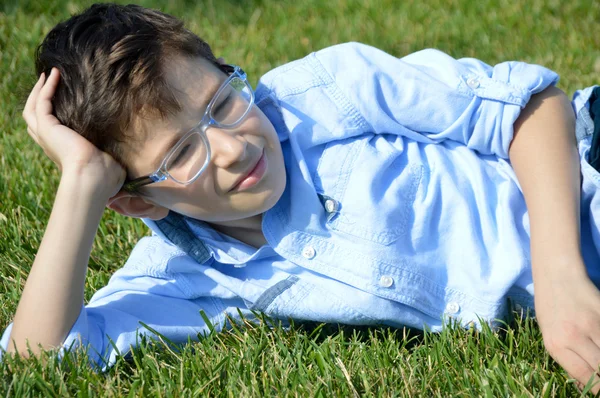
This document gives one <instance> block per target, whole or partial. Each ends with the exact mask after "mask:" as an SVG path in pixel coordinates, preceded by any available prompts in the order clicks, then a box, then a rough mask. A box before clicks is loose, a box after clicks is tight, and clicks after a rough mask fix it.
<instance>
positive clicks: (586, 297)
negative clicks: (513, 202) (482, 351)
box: [509, 87, 600, 391]
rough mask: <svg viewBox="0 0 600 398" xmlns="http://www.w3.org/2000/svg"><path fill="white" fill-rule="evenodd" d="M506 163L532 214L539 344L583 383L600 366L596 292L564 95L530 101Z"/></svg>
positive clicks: (553, 92)
mask: <svg viewBox="0 0 600 398" xmlns="http://www.w3.org/2000/svg"><path fill="white" fill-rule="evenodd" d="M509 157H510V161H511V163H512V166H513V168H514V170H515V173H516V175H517V178H518V180H519V183H520V185H521V188H522V190H523V193H524V196H525V200H526V203H527V208H528V212H529V218H530V229H531V259H532V268H533V281H534V288H535V304H536V313H537V317H538V321H539V325H540V329H541V331H542V335H543V337H544V343H545V345H546V348H547V349H548V351H549V352H550V354H551V355H552V356H553V357H554V358H555V359H556V361H557V362H559V363H560V364H561V365H562V366H563V367H564V368H565V370H567V372H569V374H571V375H572V376H573V377H575V378H576V379H578V380H579V382H581V383H583V384H585V383H587V382H588V380H589V379H590V377H592V376H594V375H595V374H596V372H597V371H598V365H600V292H599V291H598V290H597V289H596V287H595V286H594V285H593V284H592V282H591V281H590V279H589V278H588V276H587V273H586V269H585V265H584V262H583V259H582V256H581V252H580V225H579V217H580V214H579V211H580V209H579V206H580V204H579V203H580V170H579V156H578V152H577V146H576V141H575V118H574V114H573V110H572V107H571V104H570V102H569V100H568V98H567V97H566V95H565V94H564V93H563V92H562V91H561V90H559V89H557V88H555V87H550V88H548V89H546V90H545V91H543V92H541V93H540V94H537V95H534V96H532V98H531V100H530V102H529V103H528V105H527V106H526V107H525V109H524V110H523V112H522V113H521V115H520V116H519V119H518V120H517V122H516V123H515V135H514V139H513V141H512V143H511V146H510V150H509ZM598 390H600V386H596V388H595V389H594V391H598Z"/></svg>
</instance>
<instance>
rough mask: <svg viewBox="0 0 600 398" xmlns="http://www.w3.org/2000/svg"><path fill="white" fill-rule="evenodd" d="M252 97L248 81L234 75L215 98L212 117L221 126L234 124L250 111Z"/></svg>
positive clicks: (211, 112)
mask: <svg viewBox="0 0 600 398" xmlns="http://www.w3.org/2000/svg"><path fill="white" fill-rule="evenodd" d="M250 98H251V92H250V89H249V88H248V86H247V85H246V83H245V82H244V81H243V80H242V79H240V78H238V77H234V78H233V79H231V81H230V82H229V84H228V85H227V86H225V87H224V89H223V90H222V91H221V92H220V93H219V94H218V96H217V97H216V98H215V102H214V103H213V106H212V109H211V111H210V117H211V118H212V119H213V120H214V121H215V122H217V123H218V124H220V125H221V126H231V125H234V124H236V123H237V122H239V121H240V119H242V118H243V117H244V116H245V115H246V113H247V112H248V110H249V107H250Z"/></svg>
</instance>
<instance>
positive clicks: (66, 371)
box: [0, 0, 600, 397]
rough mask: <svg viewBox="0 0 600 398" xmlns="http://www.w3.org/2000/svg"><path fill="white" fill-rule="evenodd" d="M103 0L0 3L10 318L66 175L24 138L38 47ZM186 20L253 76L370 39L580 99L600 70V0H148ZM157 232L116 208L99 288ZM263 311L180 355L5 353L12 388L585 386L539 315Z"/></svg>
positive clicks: (3, 315)
mask: <svg viewBox="0 0 600 398" xmlns="http://www.w3.org/2000/svg"><path fill="white" fill-rule="evenodd" d="M89 4H91V2H83V1H82V2H72V1H66V0H56V1H33V0H30V1H27V0H21V1H19V0H0V134H1V135H0V167H1V171H2V173H1V174H0V329H1V330H4V328H5V327H6V326H7V325H8V323H9V322H10V321H11V319H12V316H13V314H14V312H15V309H16V306H17V302H18V299H19V297H20V294H21V291H22V288H23V285H24V282H25V279H26V276H27V273H28V271H29V267H30V265H31V263H32V262H33V259H34V256H35V253H36V249H37V247H38V245H39V242H40V240H41V238H42V235H43V232H44V226H45V224H46V220H47V218H48V216H49V213H50V210H51V207H52V202H53V197H54V193H55V190H56V187H57V185H58V181H59V177H60V176H59V172H58V170H57V169H56V168H55V167H54V166H53V164H52V163H51V162H50V161H48V160H47V159H46V158H45V156H44V154H43V152H42V151H41V150H40V149H39V148H37V147H36V146H35V145H34V143H33V141H32V140H31V139H30V138H29V136H28V135H27V133H26V131H25V129H26V127H25V123H24V122H23V120H22V119H21V111H22V104H23V103H24V98H25V96H26V94H27V93H28V90H29V89H30V87H31V86H32V85H33V83H34V82H35V80H36V76H35V74H34V68H33V62H32V61H33V53H34V49H35V47H36V45H37V44H38V43H39V42H40V41H41V39H42V38H43V36H44V35H45V33H46V32H48V30H49V29H50V28H51V27H52V26H53V25H54V24H56V23H57V22H59V21H60V20H63V19H65V18H67V17H68V16H69V15H70V14H72V13H74V12H77V11H78V10H81V9H82V8H84V7H85V6H87V5H89ZM139 4H141V5H145V6H149V7H156V8H159V9H161V10H163V11H165V12H168V13H171V14H174V15H176V16H179V17H181V18H183V19H184V20H185V21H186V23H187V25H188V27H189V28H190V29H191V30H193V31H194V32H196V33H197V34H199V35H200V36H201V37H203V38H204V39H205V40H206V41H208V42H209V43H211V45H212V46H213V49H214V51H215V53H216V54H217V56H222V57H224V58H225V59H226V60H227V61H229V62H232V63H236V64H239V65H242V66H243V67H244V69H245V70H246V72H248V74H249V75H250V76H251V81H252V83H256V81H257V80H258V77H260V76H261V74H263V73H265V72H266V71H268V70H269V69H271V68H273V67H275V66H278V65H281V64H283V63H285V62H288V61H291V60H293V59H296V58H299V57H302V56H304V55H306V54H308V53H309V52H311V51H314V50H318V49H320V48H323V47H327V46H329V45H332V44H336V43H341V42H346V41H360V42H364V43H367V44H371V45H374V46H377V47H379V48H381V49H383V50H385V51H387V52H389V53H392V54H394V55H397V56H402V55H405V54H408V53H411V52H413V51H416V50H420V49H423V48H427V47H434V48H438V49H440V50H443V51H445V52H448V53H449V54H451V55H453V56H454V57H477V58H480V59H482V60H484V61H486V62H487V63H490V64H494V63H496V62H500V61H504V60H512V59H517V60H524V61H528V62H532V63H539V64H543V65H545V66H548V67H550V68H552V69H554V70H555V71H557V72H558V73H559V74H560V75H561V81H560V83H559V86H560V87H561V88H562V89H563V90H565V91H566V92H567V93H569V94H572V93H573V92H574V91H575V90H576V89H577V88H582V87H585V86H590V85H592V84H595V83H596V82H597V81H598V79H595V76H596V75H597V74H599V73H600V35H599V34H597V33H596V32H597V26H596V25H597V21H599V20H600V3H598V2H595V1H593V0H572V1H563V0H546V1H542V0H531V1H525V0H481V1H471V0H421V1H413V0H405V1H399V0H396V1H394V0H329V1H320V0H296V1H288V0H285V1H275V0H272V1H268V0H247V1H243V0H220V1H218V0H199V1H191V0H172V1H169V2H166V1H165V2H160V1H149V0H148V1H140V2H139ZM146 234H148V230H147V228H146V227H145V226H144V225H143V224H142V223H141V222H140V221H138V220H132V219H126V218H124V217H121V216H118V215H116V214H114V213H111V212H108V211H107V212H106V213H105V215H104V218H103V222H102V224H101V225H100V229H99V233H98V236H97V238H96V241H95V246H94V250H93V252H92V257H91V260H90V264H89V271H88V277H87V282H86V299H89V298H90V297H91V295H92V294H93V293H94V292H95V291H96V290H97V289H98V288H99V287H101V286H102V285H104V284H105V283H106V282H107V281H108V278H109V276H110V274H111V273H112V272H113V271H114V270H116V269H117V268H118V267H119V266H120V265H122V264H123V263H124V262H125V260H126V258H127V253H129V252H130V250H131V249H132V247H133V246H134V245H135V243H136V241H137V240H138V239H139V238H140V237H142V236H144V235H146ZM273 325H274V321H272V320H268V319H265V320H264V321H263V322H260V323H258V324H244V325H238V326H237V327H236V328H234V329H233V330H232V331H231V332H226V333H222V334H211V335H210V336H208V337H206V338H205V339H203V340H202V341H201V342H199V343H194V344H190V345H187V346H185V347H183V348H182V349H181V350H171V349H164V347H162V346H161V345H160V344H159V345H158V346H154V345H150V344H149V345H144V346H142V347H141V348H140V349H139V350H136V351H135V353H134V355H133V357H132V360H131V361H125V360H119V361H118V362H117V364H116V365H115V366H114V367H113V368H111V369H110V370H109V371H108V372H107V373H105V374H97V373H94V372H93V371H92V370H91V369H90V368H89V367H88V366H86V365H85V364H86V362H85V358H84V357H82V356H73V357H67V358H66V360H65V361H64V362H63V363H62V364H59V363H58V362H57V360H56V357H53V356H49V357H48V358H46V360H44V361H40V360H35V359H32V360H19V359H18V358H17V359H11V360H7V361H5V362H4V363H2V364H1V365H0V368H1V371H2V379H1V381H0V395H2V396H6V395H9V396H70V395H72V396H97V395H101V396H196V395H200V396H207V395H209V396H217V395H218V396H240V395H241V396H263V395H277V396H279V395H284V396H290V395H291V396H361V395H365V396H371V395H376V396H418V395H423V396H508V395H511V396H512V395H518V396H536V397H537V396H574V395H578V394H580V392H579V391H578V390H577V389H576V387H575V385H574V383H573V381H572V380H569V378H568V375H567V374H566V373H565V372H564V371H562V370H561V369H560V367H559V366H558V365H557V364H556V363H555V362H554V361H552V359H551V358H550V357H549V356H548V354H547V353H545V351H544V346H543V343H542V339H541V334H540V332H539V330H538V328H537V325H536V324H535V321H533V320H529V319H527V320H524V321H520V320H515V321H513V322H512V323H511V324H510V325H509V327H507V328H506V330H503V331H500V332H493V331H490V330H483V331H482V332H480V333H477V332H474V331H464V330H460V329H458V328H448V329H447V330H445V331H444V332H443V333H441V334H439V335H431V334H420V333H414V332H411V333H409V332H407V331H403V330H387V329H363V328H360V329H356V328H355V329H353V328H349V327H336V326H333V325H296V326H292V328H291V329H289V330H288V329H282V328H279V327H277V325H275V326H274V327H271V326H273Z"/></svg>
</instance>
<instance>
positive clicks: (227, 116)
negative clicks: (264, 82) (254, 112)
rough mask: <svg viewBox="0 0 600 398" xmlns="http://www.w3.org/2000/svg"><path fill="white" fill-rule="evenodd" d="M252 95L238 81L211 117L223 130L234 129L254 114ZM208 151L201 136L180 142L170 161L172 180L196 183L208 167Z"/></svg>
mask: <svg viewBox="0 0 600 398" xmlns="http://www.w3.org/2000/svg"><path fill="white" fill-rule="evenodd" d="M251 100H252V92H251V91H250V88H249V87H248V85H247V84H246V82H244V80H242V79H240V78H238V77H234V78H233V79H231V80H230V81H229V84H227V85H226V86H225V87H224V88H223V90H221V92H220V93H218V94H217V97H216V98H215V101H214V103H213V106H212V108H211V111H210V115H209V116H210V117H211V118H212V119H213V120H214V121H215V122H216V123H217V124H218V125H219V126H221V127H228V126H233V125H235V124H236V123H238V122H239V121H240V120H241V119H242V118H243V117H244V116H246V114H247V113H248V111H249V110H250V106H251V105H250V104H251ZM207 154H208V149H207V148H206V144H205V143H204V140H203V138H202V136H201V135H200V133H199V132H195V133H193V134H190V135H189V136H188V137H187V138H186V139H185V140H184V141H182V142H180V143H179V144H178V145H177V147H176V148H174V150H173V152H172V153H171V154H170V155H169V158H168V159H167V161H166V169H167V172H168V173H169V175H170V176H171V178H173V179H174V180H175V181H177V182H179V183H183V184H185V183H187V182H189V181H191V180H193V179H194V178H195V177H196V175H197V174H198V173H199V172H200V170H201V169H202V167H203V166H204V165H205V163H206V159H207V156H208V155H207Z"/></svg>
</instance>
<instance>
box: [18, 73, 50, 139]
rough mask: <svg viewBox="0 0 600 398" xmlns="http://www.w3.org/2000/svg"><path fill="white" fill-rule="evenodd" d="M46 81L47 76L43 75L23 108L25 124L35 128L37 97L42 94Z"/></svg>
mask: <svg viewBox="0 0 600 398" xmlns="http://www.w3.org/2000/svg"><path fill="white" fill-rule="evenodd" d="M45 80H46V76H45V75H44V74H43V73H42V74H41V75H40V78H39V79H38V81H37V83H35V85H34V86H33V89H32V90H31V93H29V97H27V102H25V108H23V119H25V122H26V123H27V124H28V125H30V126H32V127H34V128H35V103H36V101H37V97H38V95H39V93H40V90H41V89H42V87H43V86H44V81H45Z"/></svg>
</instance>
